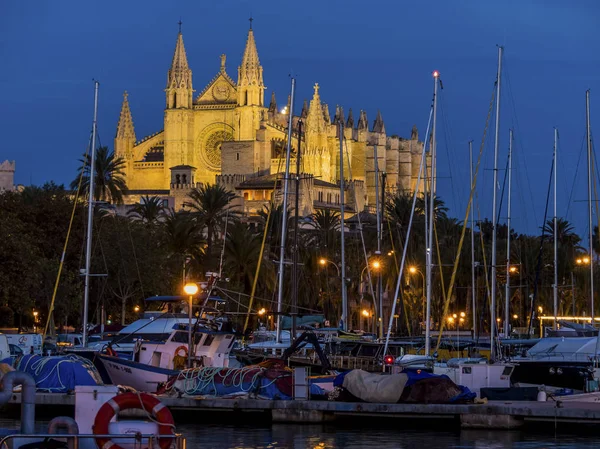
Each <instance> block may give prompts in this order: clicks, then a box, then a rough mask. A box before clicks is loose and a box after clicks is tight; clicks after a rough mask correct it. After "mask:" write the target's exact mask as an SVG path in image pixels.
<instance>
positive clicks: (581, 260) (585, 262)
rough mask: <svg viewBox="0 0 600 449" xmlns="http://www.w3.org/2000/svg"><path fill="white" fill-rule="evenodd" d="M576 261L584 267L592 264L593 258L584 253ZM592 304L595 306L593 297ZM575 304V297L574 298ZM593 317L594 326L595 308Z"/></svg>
mask: <svg viewBox="0 0 600 449" xmlns="http://www.w3.org/2000/svg"><path fill="white" fill-rule="evenodd" d="M575 263H576V264H577V265H578V266H580V267H584V266H586V265H590V264H591V263H592V259H591V258H590V257H589V256H588V255H584V256H581V257H578V258H577V259H575ZM591 304H592V306H593V304H594V298H591ZM573 306H575V299H573ZM573 315H575V313H574V312H573ZM591 317H592V326H593V325H594V311H593V310H592V313H591Z"/></svg>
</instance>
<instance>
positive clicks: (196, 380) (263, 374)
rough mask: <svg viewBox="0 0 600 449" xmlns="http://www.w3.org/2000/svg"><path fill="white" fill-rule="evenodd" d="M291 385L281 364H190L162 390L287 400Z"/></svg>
mask: <svg viewBox="0 0 600 449" xmlns="http://www.w3.org/2000/svg"><path fill="white" fill-rule="evenodd" d="M293 387H294V385H293V377H292V372H291V371H289V370H285V369H280V368H264V367H258V366H251V367H243V368H193V369H188V370H183V371H182V372H181V373H180V374H179V375H178V376H177V377H176V378H174V379H171V381H169V383H168V384H167V385H166V387H165V390H164V392H165V393H178V394H179V393H183V394H185V395H187V396H204V397H206V396H217V397H233V396H251V397H253V398H259V399H281V400H290V399H292V397H293ZM310 388H311V395H324V394H325V393H324V391H323V389H322V388H321V387H319V386H318V385H311V387H310Z"/></svg>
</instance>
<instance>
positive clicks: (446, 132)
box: [440, 89, 463, 211]
mask: <svg viewBox="0 0 600 449" xmlns="http://www.w3.org/2000/svg"><path fill="white" fill-rule="evenodd" d="M442 92H443V89H440V93H442ZM440 110H441V112H442V122H443V125H444V140H445V143H446V145H445V148H446V157H447V158H448V171H449V172H450V188H451V189H452V193H453V195H452V203H453V204H454V210H456V211H458V210H459V209H458V204H457V200H456V194H455V193H456V192H457V190H456V185H455V184H454V173H453V172H452V167H453V165H454V164H455V162H456V158H451V157H450V148H449V146H450V145H449V142H452V133H451V131H450V126H449V125H448V118H447V116H446V111H445V109H444V95H440ZM459 192H460V194H461V195H460V196H461V197H463V195H462V193H463V188H462V184H461V185H460V187H459Z"/></svg>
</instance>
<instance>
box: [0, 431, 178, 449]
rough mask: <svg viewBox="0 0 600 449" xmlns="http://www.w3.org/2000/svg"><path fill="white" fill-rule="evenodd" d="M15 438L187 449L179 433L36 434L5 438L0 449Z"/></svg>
mask: <svg viewBox="0 0 600 449" xmlns="http://www.w3.org/2000/svg"><path fill="white" fill-rule="evenodd" d="M15 438H23V439H25V438H26V439H37V438H39V439H42V438H65V439H67V440H71V441H69V443H70V444H69V448H71V449H78V448H79V439H80V438H110V439H111V440H122V439H130V440H135V441H142V440H147V441H148V447H149V448H150V449H154V448H158V447H159V446H158V444H157V441H158V440H160V439H163V438H164V439H172V440H174V441H173V444H171V447H172V448H173V447H174V448H175V449H185V448H186V446H187V445H186V441H185V438H184V437H183V435H181V434H179V433H177V434H175V435H153V434H140V433H136V434H119V435H94V434H78V435H69V434H62V433H36V434H14V435H8V436H5V437H4V438H2V439H1V440H0V449H4V448H7V447H8V444H7V441H9V440H12V439H15Z"/></svg>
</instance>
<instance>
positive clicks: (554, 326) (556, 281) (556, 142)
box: [552, 128, 558, 330]
mask: <svg viewBox="0 0 600 449" xmlns="http://www.w3.org/2000/svg"><path fill="white" fill-rule="evenodd" d="M557 145H558V130H557V129H556V128H554V156H553V158H554V161H553V163H554V285H553V286H552V295H553V298H554V325H553V326H552V328H553V329H554V330H556V327H557V326H556V324H557V323H556V317H557V316H558V227H557V224H558V219H557V218H556V172H557V171H558V164H557V159H556V156H557V153H556V150H557Z"/></svg>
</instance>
